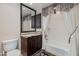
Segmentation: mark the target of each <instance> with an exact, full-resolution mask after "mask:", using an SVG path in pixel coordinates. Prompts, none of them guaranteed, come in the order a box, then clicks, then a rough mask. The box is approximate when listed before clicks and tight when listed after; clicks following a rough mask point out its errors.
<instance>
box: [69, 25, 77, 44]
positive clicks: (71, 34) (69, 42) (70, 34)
mask: <svg viewBox="0 0 79 59" xmlns="http://www.w3.org/2000/svg"><path fill="white" fill-rule="evenodd" d="M77 28H78V26H76V28H75V30H74V31H73V32H72V33H71V34H70V36H69V41H68V42H69V44H70V41H71V37H72V35H73V34H74V33H75V32H76V30H77Z"/></svg>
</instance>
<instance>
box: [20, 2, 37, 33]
mask: <svg viewBox="0 0 79 59" xmlns="http://www.w3.org/2000/svg"><path fill="white" fill-rule="evenodd" d="M22 6H24V7H26V8H28V9H30V10H32V11H34V12H35V17H34V19H35V22H34V23H35V24H34V26H35V30H32V31H22ZM20 17H21V21H20V23H21V25H20V26H21V33H25V32H36V10H35V9H33V8H31V7H28V6H26V5H25V4H23V3H20Z"/></svg>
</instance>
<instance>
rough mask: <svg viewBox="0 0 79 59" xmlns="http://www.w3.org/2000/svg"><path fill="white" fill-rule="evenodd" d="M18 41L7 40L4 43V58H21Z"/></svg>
mask: <svg viewBox="0 0 79 59" xmlns="http://www.w3.org/2000/svg"><path fill="white" fill-rule="evenodd" d="M18 46H19V44H18V39H17V38H16V39H11V40H5V41H3V42H2V50H3V53H2V55H3V56H20V55H21V51H20V50H19V48H18Z"/></svg>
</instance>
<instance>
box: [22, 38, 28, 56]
mask: <svg viewBox="0 0 79 59" xmlns="http://www.w3.org/2000/svg"><path fill="white" fill-rule="evenodd" d="M21 53H22V54H23V55H27V39H26V38H24V37H21Z"/></svg>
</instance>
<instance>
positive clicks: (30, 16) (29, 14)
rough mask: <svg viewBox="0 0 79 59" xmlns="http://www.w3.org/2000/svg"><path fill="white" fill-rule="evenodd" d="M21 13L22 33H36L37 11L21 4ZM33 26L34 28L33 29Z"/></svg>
mask: <svg viewBox="0 0 79 59" xmlns="http://www.w3.org/2000/svg"><path fill="white" fill-rule="evenodd" d="M20 13H21V33H24V32H35V31H36V10H34V9H33V8H31V7H28V6H26V5H25V4H23V3H21V4H20ZM32 20H34V21H32ZM32 25H33V26H34V27H32Z"/></svg>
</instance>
